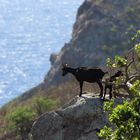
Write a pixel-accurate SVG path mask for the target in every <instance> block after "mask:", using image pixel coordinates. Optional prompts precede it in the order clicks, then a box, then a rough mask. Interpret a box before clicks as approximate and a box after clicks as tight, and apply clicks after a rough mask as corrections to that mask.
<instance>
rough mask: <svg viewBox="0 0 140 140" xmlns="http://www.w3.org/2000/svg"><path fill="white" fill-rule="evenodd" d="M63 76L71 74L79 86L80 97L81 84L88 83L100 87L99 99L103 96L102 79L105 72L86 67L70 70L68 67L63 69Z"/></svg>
mask: <svg viewBox="0 0 140 140" xmlns="http://www.w3.org/2000/svg"><path fill="white" fill-rule="evenodd" d="M62 70H63V76H64V75H66V74H67V73H71V74H73V75H74V76H75V78H76V79H77V81H78V82H79V84H80V94H79V96H81V95H82V87H83V82H84V81H86V82H89V83H95V82H96V83H97V84H98V85H99V87H100V90H101V92H100V97H102V96H103V85H102V82H101V80H102V78H103V76H104V75H105V73H106V72H103V71H102V70H101V69H88V68H86V67H78V68H75V69H74V68H70V67H64V68H63V69H62Z"/></svg>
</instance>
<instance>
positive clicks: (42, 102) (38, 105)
mask: <svg viewBox="0 0 140 140" xmlns="http://www.w3.org/2000/svg"><path fill="white" fill-rule="evenodd" d="M56 107H57V102H56V101H54V100H52V99H47V98H44V97H41V96H40V97H37V98H36V99H35V110H36V112H37V114H38V115H41V114H42V113H44V112H47V111H50V110H53V109H55V108H56Z"/></svg>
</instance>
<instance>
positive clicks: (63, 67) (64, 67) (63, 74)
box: [62, 64, 68, 76]
mask: <svg viewBox="0 0 140 140" xmlns="http://www.w3.org/2000/svg"><path fill="white" fill-rule="evenodd" d="M67 67H68V64H62V76H65V75H66V74H67V73H68V71H67Z"/></svg>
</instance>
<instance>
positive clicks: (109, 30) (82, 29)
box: [45, 0, 140, 88]
mask: <svg viewBox="0 0 140 140" xmlns="http://www.w3.org/2000/svg"><path fill="white" fill-rule="evenodd" d="M139 11H140V1H137V0H123V1H122V0H117V1H115V0H85V1H84V3H83V4H82V5H81V7H80V8H79V9H78V12H77V17H76V22H75V24H74V26H73V33H72V39H71V40H70V42H69V43H66V44H65V45H64V47H63V48H62V49H61V51H60V52H59V53H58V54H57V55H55V56H54V55H51V64H52V67H51V69H50V71H49V72H48V73H47V75H46V77H45V86H46V88H48V87H50V86H54V85H58V84H61V83H62V82H64V81H65V80H66V78H62V77H61V71H60V69H61V64H62V63H68V64H69V65H70V66H72V67H78V66H90V67H96V66H103V65H104V64H105V60H106V58H107V57H113V56H114V55H116V54H122V53H123V52H124V51H126V50H128V49H129V48H131V47H132V46H133V44H132V43H131V42H130V39H131V37H132V36H133V35H134V34H135V33H136V31H137V30H138V29H139V28H140V16H139Z"/></svg>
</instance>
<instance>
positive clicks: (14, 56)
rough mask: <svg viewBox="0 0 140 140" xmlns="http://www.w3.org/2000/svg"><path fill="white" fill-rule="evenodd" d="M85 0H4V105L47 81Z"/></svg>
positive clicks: (0, 32) (0, 98) (0, 91)
mask: <svg viewBox="0 0 140 140" xmlns="http://www.w3.org/2000/svg"><path fill="white" fill-rule="evenodd" d="M83 1H84V0H0V106H2V105H4V104H5V103H7V102H8V101H10V100H11V99H13V98H15V97H17V96H19V95H20V94H22V93H23V92H25V91H27V90H28V89H30V88H32V87H34V86H36V85H37V84H39V83H40V82H41V81H43V79H44V76H45V74H46V73H47V71H48V69H49V68H50V62H49V56H50V54H51V53H52V52H58V51H59V50H60V48H61V47H63V44H64V43H65V42H68V41H69V40H70V38H71V32H72V26H73V23H74V22H75V18H76V12H77V9H78V7H79V6H80V5H81V4H82V2H83Z"/></svg>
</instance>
